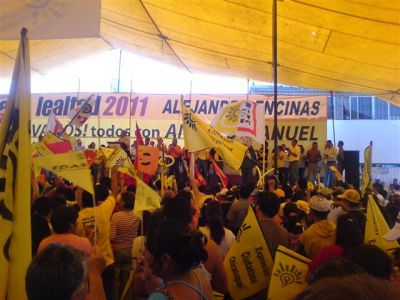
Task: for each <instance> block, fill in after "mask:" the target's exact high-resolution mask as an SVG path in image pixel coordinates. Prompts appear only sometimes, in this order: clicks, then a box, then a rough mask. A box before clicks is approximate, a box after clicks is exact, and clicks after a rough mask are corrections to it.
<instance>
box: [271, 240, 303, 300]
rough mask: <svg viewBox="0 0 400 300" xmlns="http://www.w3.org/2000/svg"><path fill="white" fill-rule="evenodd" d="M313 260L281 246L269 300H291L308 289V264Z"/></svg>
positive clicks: (276, 257)
mask: <svg viewBox="0 0 400 300" xmlns="http://www.w3.org/2000/svg"><path fill="white" fill-rule="evenodd" d="M310 261H311V260H309V259H308V258H306V257H304V256H301V255H300V254H297V253H296V252H293V251H292V250H289V249H287V248H285V247H283V246H279V247H278V249H277V250H276V254H275V263H274V269H273V270H272V276H271V281H270V283H269V290H268V300H278V299H279V300H289V299H293V298H294V297H295V296H296V295H297V294H299V293H301V292H302V291H303V290H304V289H305V288H306V287H307V280H306V276H307V272H308V264H309V263H310Z"/></svg>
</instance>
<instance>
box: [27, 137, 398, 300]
mask: <svg viewBox="0 0 400 300" xmlns="http://www.w3.org/2000/svg"><path fill="white" fill-rule="evenodd" d="M120 143H121V147H122V148H123V149H124V150H126V151H127V153H129V155H130V157H131V158H132V160H134V159H135V157H134V155H135V153H136V152H135V151H133V150H134V149H130V147H129V146H130V145H129V144H130V143H129V138H128V139H127V138H125V137H121V138H120ZM144 143H145V144H146V145H149V146H154V147H158V148H159V149H160V151H161V152H162V153H165V154H167V155H170V156H172V157H173V158H174V164H172V165H171V166H170V167H169V169H168V173H169V174H170V175H173V176H174V177H175V179H176V181H177V184H176V185H175V187H173V186H172V187H168V188H167V189H166V190H164V189H162V188H161V187H160V185H159V184H157V183H156V182H155V181H154V180H149V181H148V183H149V185H150V186H151V187H152V188H153V189H154V190H156V191H157V192H158V193H159V194H160V196H161V199H162V200H161V203H160V204H161V208H160V209H157V210H154V211H143V212H140V213H138V212H135V211H134V207H135V200H136V199H135V192H136V183H135V180H128V178H127V175H126V174H122V173H120V172H119V171H118V168H117V167H113V168H112V169H107V167H106V163H105V158H104V157H101V154H100V153H101V152H100V151H99V152H98V153H99V157H98V158H97V159H96V160H95V161H94V162H93V164H92V167H91V168H92V175H93V179H94V182H95V195H94V196H93V195H91V194H90V193H88V192H87V191H84V190H82V189H80V188H79V187H77V186H76V185H73V184H71V183H70V182H68V181H66V180H64V179H63V178H61V177H58V176H55V175H54V174H52V173H50V172H48V171H45V170H42V173H41V175H40V176H38V177H36V178H35V177H34V176H33V178H32V190H33V191H34V192H33V196H32V216H31V225H32V255H33V260H32V263H31V265H30V266H29V268H28V271H27V274H26V278H25V281H26V291H27V295H28V298H29V299H30V300H34V299H35V300H36V299H38V300H39V299H41V300H46V299H100V300H101V299H108V300H116V299H127V300H128V299H147V298H148V299H212V298H217V297H220V298H225V299H230V298H231V295H229V291H228V285H229V283H228V279H227V278H228V276H227V272H228V270H226V269H225V267H224V263H223V262H224V257H225V256H226V255H227V253H228V252H229V249H230V247H231V245H232V243H233V242H234V241H235V235H236V234H237V233H238V231H239V230H240V228H241V226H242V224H243V221H244V219H245V218H246V215H247V213H248V211H249V209H253V210H254V212H255V215H256V217H257V220H258V223H259V226H260V229H261V231H262V233H263V236H264V238H265V241H266V244H267V246H268V248H269V251H270V253H271V256H272V258H274V257H275V254H276V251H277V248H278V246H280V245H281V246H285V247H287V248H289V249H291V250H293V251H296V252H297V253H299V254H301V255H303V256H305V257H307V258H309V259H310V260H311V263H310V264H309V271H308V274H307V281H308V283H309V286H308V287H307V288H306V289H305V290H304V291H303V292H302V293H300V294H299V295H297V297H296V299H299V300H300V299H304V300H305V299H400V291H399V289H400V272H399V267H400V249H394V251H392V252H390V253H389V252H385V251H384V250H382V249H380V248H378V247H377V246H375V245H370V244H365V243H364V234H365V227H366V222H367V214H366V206H367V205H366V204H367V198H368V196H372V198H373V199H374V201H376V203H377V205H378V207H379V209H380V211H381V213H382V215H383V216H384V218H385V220H386V222H387V223H388V225H389V226H390V228H393V229H392V230H391V231H390V232H389V233H388V234H387V235H386V236H385V238H386V239H388V240H396V239H399V238H400V185H399V184H398V182H397V180H396V179H395V180H393V183H392V184H391V185H390V186H389V187H385V186H384V185H383V184H382V183H381V182H379V180H377V181H376V182H375V183H374V185H373V188H372V189H370V190H367V191H366V193H365V194H364V195H361V193H360V191H359V190H357V189H356V187H354V186H353V185H352V184H351V183H348V182H345V181H343V180H338V179H337V176H336V173H335V172H333V171H332V170H331V169H330V168H329V167H330V166H336V167H337V169H338V171H339V172H343V169H344V163H343V162H344V154H343V153H344V152H343V142H339V144H338V148H336V147H335V146H334V145H333V144H332V142H331V141H328V142H327V143H326V146H325V149H324V150H323V151H320V150H319V149H318V144H317V143H313V145H312V148H311V149H308V150H307V151H306V150H305V149H304V148H303V147H302V146H301V145H298V143H297V141H296V140H292V141H291V146H290V147H288V148H286V146H285V145H281V146H280V147H279V149H278V151H279V152H278V174H277V175H276V176H275V175H269V176H268V177H266V178H265V180H264V183H263V185H258V186H257V183H259V180H258V178H257V175H256V174H255V172H254V167H255V166H257V165H260V164H261V165H262V164H267V165H269V166H271V165H272V162H273V157H274V155H275V154H274V151H272V152H271V153H269V152H268V144H265V145H264V146H263V147H262V148H261V149H260V150H258V151H256V150H255V149H253V146H252V145H251V144H250V143H247V144H246V145H247V147H248V149H249V150H248V151H247V154H246V157H245V160H244V162H243V165H242V168H241V169H242V170H241V171H242V174H241V175H242V177H241V182H240V183H238V184H229V185H228V186H226V187H223V186H222V185H221V182H219V179H218V177H217V176H215V172H214V170H213V168H212V164H210V158H213V159H214V160H215V161H216V162H217V163H218V165H219V166H220V168H221V169H223V167H224V166H223V159H222V158H221V157H219V156H218V153H217V152H216V151H214V150H213V149H206V150H204V151H201V152H199V153H197V154H196V157H197V163H196V164H197V167H198V170H199V173H200V174H201V175H202V176H203V177H204V179H205V183H206V184H201V182H200V181H199V180H198V179H196V178H194V176H193V174H191V172H189V171H188V168H187V164H185V163H183V161H184V160H186V159H188V155H187V152H186V151H185V149H182V148H181V147H180V146H179V145H178V143H177V140H176V139H174V140H173V141H172V143H171V145H168V146H166V145H165V144H164V143H163V140H162V139H161V138H159V139H158V140H157V143H154V142H153V141H151V140H150V139H148V138H146V139H145V141H144ZM152 144H153V145H152ZM78 146H79V147H80V149H76V150H80V151H83V150H84V147H83V145H82V143H80V144H79V145H78ZM132 147H134V145H132ZM95 148H96V147H95V145H94V144H93V143H92V144H91V145H90V149H93V150H96V149H95ZM264 148H265V150H264ZM321 166H322V168H325V171H324V172H323V174H324V175H319V174H321V173H320V169H321ZM266 295H267V290H265V291H262V292H261V293H259V294H257V295H254V296H253V297H252V299H266Z"/></svg>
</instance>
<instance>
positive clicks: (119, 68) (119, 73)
mask: <svg viewBox="0 0 400 300" xmlns="http://www.w3.org/2000/svg"><path fill="white" fill-rule="evenodd" d="M121 60H122V50H119V63H118V87H117V91H118V93H119V86H120V83H121Z"/></svg>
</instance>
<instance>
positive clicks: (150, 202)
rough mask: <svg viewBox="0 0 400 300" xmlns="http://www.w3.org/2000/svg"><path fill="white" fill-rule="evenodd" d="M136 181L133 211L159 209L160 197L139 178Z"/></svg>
mask: <svg viewBox="0 0 400 300" xmlns="http://www.w3.org/2000/svg"><path fill="white" fill-rule="evenodd" d="M135 179H136V194H135V207H134V208H133V210H134V211H143V210H154V209H157V208H160V203H161V197H160V196H159V195H158V194H157V193H156V191H155V190H153V189H152V188H151V187H149V186H148V185H147V184H146V183H145V182H143V180H141V179H140V178H139V177H135Z"/></svg>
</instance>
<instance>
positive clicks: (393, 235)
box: [383, 212, 400, 241]
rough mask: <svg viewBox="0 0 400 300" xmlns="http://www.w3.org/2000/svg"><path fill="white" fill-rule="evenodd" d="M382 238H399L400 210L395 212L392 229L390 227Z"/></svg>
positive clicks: (391, 239)
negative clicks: (394, 221)
mask: <svg viewBox="0 0 400 300" xmlns="http://www.w3.org/2000/svg"><path fill="white" fill-rule="evenodd" d="M383 238H384V239H385V240H387V241H395V240H398V239H400V212H399V213H398V214H397V217H396V223H394V226H393V228H392V229H390V230H389V231H388V232H387V233H386V234H385V235H384V236H383Z"/></svg>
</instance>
